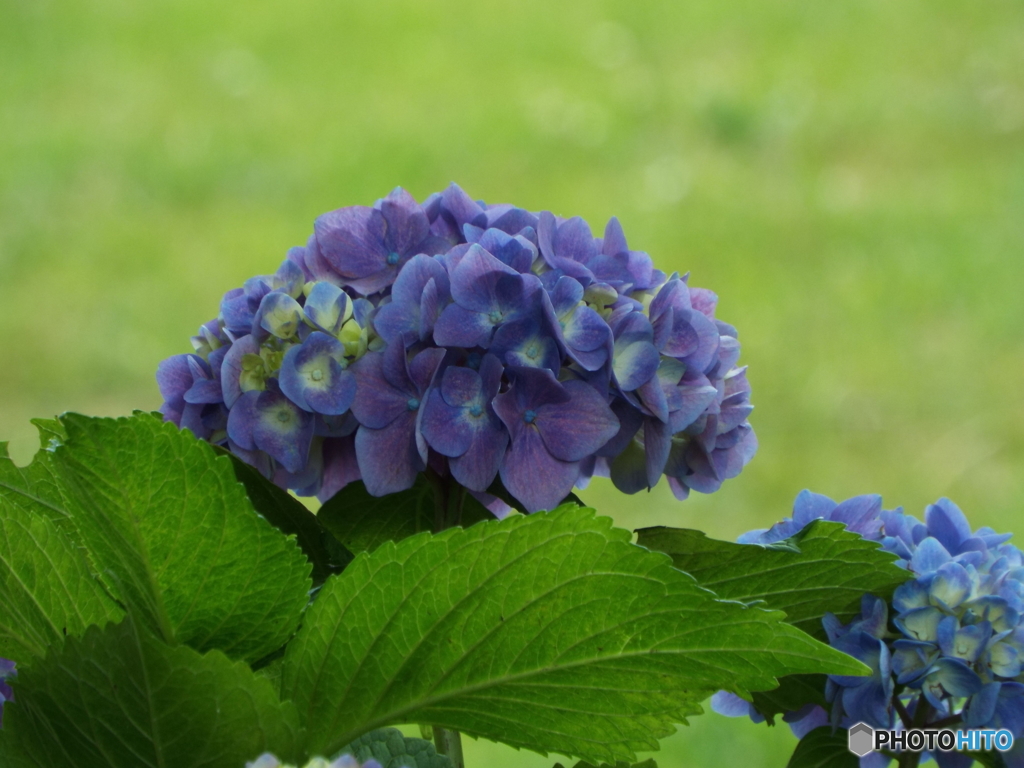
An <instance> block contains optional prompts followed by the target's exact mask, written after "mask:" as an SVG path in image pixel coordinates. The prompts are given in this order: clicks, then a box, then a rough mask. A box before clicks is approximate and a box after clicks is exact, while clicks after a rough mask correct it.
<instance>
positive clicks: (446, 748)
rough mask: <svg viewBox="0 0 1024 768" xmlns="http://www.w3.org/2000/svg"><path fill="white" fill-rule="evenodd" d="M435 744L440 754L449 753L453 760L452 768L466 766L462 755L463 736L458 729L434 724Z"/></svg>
mask: <svg viewBox="0 0 1024 768" xmlns="http://www.w3.org/2000/svg"><path fill="white" fill-rule="evenodd" d="M434 746H435V747H437V753H438V754H439V755H447V756H448V759H449V760H451V761H452V768H465V767H466V761H465V759H463V757H462V736H461V734H460V733H459V732H458V731H451V730H448V729H447V728H440V727H438V726H436V725H435V726H434Z"/></svg>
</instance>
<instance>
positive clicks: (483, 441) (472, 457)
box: [448, 413, 509, 492]
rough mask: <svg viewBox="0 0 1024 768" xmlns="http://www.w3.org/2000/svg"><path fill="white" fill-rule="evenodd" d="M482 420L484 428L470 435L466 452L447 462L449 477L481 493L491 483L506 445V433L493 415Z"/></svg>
mask: <svg viewBox="0 0 1024 768" xmlns="http://www.w3.org/2000/svg"><path fill="white" fill-rule="evenodd" d="M485 418H488V421H489V423H488V426H487V428H485V429H478V430H476V431H474V433H473V440H472V442H471V443H470V446H469V448H468V449H467V450H466V452H465V453H463V454H462V455H461V456H459V457H457V458H453V459H450V460H449V462H448V466H449V467H450V468H451V471H452V476H453V477H454V478H455V479H456V480H457V481H458V482H459V483H460V484H461V485H463V486H465V487H466V488H469V489H470V490H472V491H481V492H482V491H485V490H486V489H487V488H489V487H490V486H491V483H493V482H494V478H495V477H496V476H497V474H498V467H499V466H500V465H501V459H502V457H503V456H504V455H505V448H506V446H507V445H508V441H509V435H508V432H506V431H505V428H504V427H503V426H502V425H501V422H500V421H498V419H497V418H496V417H495V416H494V415H493V413H492V414H489V415H488V416H486V417H485Z"/></svg>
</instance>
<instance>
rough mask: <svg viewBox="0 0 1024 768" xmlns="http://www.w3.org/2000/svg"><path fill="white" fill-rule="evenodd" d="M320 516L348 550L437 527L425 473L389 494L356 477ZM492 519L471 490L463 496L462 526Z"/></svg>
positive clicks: (373, 546)
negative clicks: (373, 492) (371, 490)
mask: <svg viewBox="0 0 1024 768" xmlns="http://www.w3.org/2000/svg"><path fill="white" fill-rule="evenodd" d="M317 517H318V518H319V519H320V522H321V523H323V525H324V527H325V528H327V530H328V531H330V532H331V533H333V534H334V536H335V537H336V538H337V539H338V541H340V542H341V543H342V544H344V545H345V546H346V547H347V548H348V549H349V550H351V551H352V552H369V551H372V550H374V549H376V548H377V547H379V546H380V545H381V544H383V543H384V542H385V541H399V540H401V539H405V538H408V537H409V536H413V535H415V534H417V533H421V532H423V531H432V530H434V489H433V487H432V486H431V485H430V483H429V482H428V481H427V479H426V478H425V477H424V476H423V474H420V476H419V477H417V478H416V484H415V485H414V486H413V487H412V488H410V489H409V490H407V491H402V492H400V493H392V494H390V495H388V496H371V495H370V494H369V493H367V491H366V486H364V485H363V483H362V482H361V481H356V482H353V483H349V484H348V485H346V486H345V487H344V488H342V489H341V490H340V491H338V492H337V493H336V494H334V496H332V497H331V498H330V499H328V500H327V502H326V503H325V504H324V505H323V506H322V507H321V508H320V512H319V513H317ZM493 519H494V515H492V514H491V513H490V512H488V511H487V509H486V507H484V506H483V505H482V504H481V503H480V502H478V501H477V500H476V499H474V498H473V497H472V496H470V495H469V494H468V493H467V494H466V495H465V496H464V497H463V502H462V524H463V526H470V525H472V524H473V523H476V522H479V521H480V520H493Z"/></svg>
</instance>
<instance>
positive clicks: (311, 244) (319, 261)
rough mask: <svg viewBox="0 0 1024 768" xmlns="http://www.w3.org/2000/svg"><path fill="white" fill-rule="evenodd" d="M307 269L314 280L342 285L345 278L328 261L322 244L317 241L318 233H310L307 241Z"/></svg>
mask: <svg viewBox="0 0 1024 768" xmlns="http://www.w3.org/2000/svg"><path fill="white" fill-rule="evenodd" d="M305 263H306V269H308V270H309V272H310V274H311V275H312V276H313V279H314V280H320V281H324V282H328V283H331V284H332V285H339V286H340V285H341V283H342V281H343V279H344V278H342V276H341V275H339V274H338V273H337V272H335V271H334V270H333V269H332V268H331V265H330V264H328V263H327V259H325V258H324V255H323V253H322V252H321V251H320V244H319V243H318V242H317V241H316V235H315V234H313V235H310V236H309V240H307V241H306V258H305Z"/></svg>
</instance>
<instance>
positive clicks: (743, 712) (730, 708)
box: [609, 222, 752, 717]
mask: <svg viewBox="0 0 1024 768" xmlns="http://www.w3.org/2000/svg"><path fill="white" fill-rule="evenodd" d="M610 223H611V222H609V224H610ZM751 706H752V705H751V703H750V702H749V701H745V700H744V699H741V698H740V697H739V696H737V695H736V694H735V693H729V692H728V691H719V692H718V693H716V694H715V695H714V696H712V697H711V709H713V710H714V711H715V712H717V713H718V714H720V715H725V716H726V717H749V716H750V712H751Z"/></svg>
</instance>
